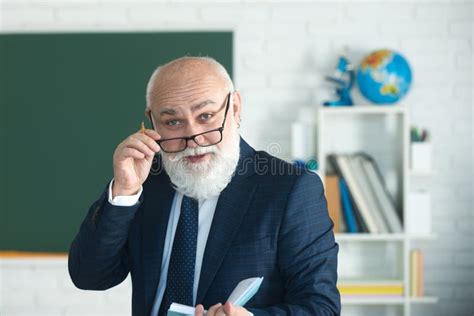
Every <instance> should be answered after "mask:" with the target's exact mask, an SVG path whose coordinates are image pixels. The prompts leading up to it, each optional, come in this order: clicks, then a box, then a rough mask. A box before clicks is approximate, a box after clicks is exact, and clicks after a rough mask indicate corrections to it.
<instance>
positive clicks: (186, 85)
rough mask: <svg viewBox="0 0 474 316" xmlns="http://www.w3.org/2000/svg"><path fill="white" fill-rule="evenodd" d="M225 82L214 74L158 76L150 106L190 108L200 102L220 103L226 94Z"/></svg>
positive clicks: (155, 107)
mask: <svg viewBox="0 0 474 316" xmlns="http://www.w3.org/2000/svg"><path fill="white" fill-rule="evenodd" d="M227 92H228V91H227V86H226V84H225V82H223V81H222V80H220V78H218V77H215V76H209V75H203V76H192V77H190V76H181V77H176V76H172V77H170V78H169V79H168V78H166V77H164V76H163V77H160V78H159V80H157V81H156V82H155V84H154V85H153V87H152V91H151V95H150V97H151V107H152V108H153V109H156V110H158V109H159V108H162V107H166V108H174V107H179V108H181V109H182V110H183V109H186V108H189V109H191V108H192V107H193V106H195V105H196V104H200V103H202V102H207V103H216V104H217V103H221V101H222V100H221V99H222V98H223V97H225V95H226V94H227Z"/></svg>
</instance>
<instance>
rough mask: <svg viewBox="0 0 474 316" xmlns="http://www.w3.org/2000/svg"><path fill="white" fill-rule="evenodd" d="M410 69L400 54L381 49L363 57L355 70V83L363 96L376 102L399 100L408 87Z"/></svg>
mask: <svg viewBox="0 0 474 316" xmlns="http://www.w3.org/2000/svg"><path fill="white" fill-rule="evenodd" d="M411 78H412V76H411V70H410V65H409V64H408V62H407V61H406V60H405V58H403V56H401V55H400V54H398V53H396V52H394V51H391V50H388V49H382V50H377V51H375V52H372V53H370V54H369V55H368V56H367V57H365V58H364V59H363V60H362V62H361V64H360V66H359V69H358V70H357V84H358V86H359V90H360V92H361V93H362V95H363V96H364V97H366V98H367V99H369V100H370V101H372V102H374V103H377V104H391V103H395V102H397V101H399V100H400V99H401V98H402V97H403V96H404V95H405V94H406V93H407V92H408V90H409V89H410V84H411Z"/></svg>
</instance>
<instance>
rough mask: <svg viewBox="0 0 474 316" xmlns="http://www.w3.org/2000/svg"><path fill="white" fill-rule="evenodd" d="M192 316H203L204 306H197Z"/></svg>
mask: <svg viewBox="0 0 474 316" xmlns="http://www.w3.org/2000/svg"><path fill="white" fill-rule="evenodd" d="M194 316H204V306H202V305H201V304H198V305H197V306H196V309H195V310H194Z"/></svg>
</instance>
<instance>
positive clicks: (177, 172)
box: [160, 131, 240, 200]
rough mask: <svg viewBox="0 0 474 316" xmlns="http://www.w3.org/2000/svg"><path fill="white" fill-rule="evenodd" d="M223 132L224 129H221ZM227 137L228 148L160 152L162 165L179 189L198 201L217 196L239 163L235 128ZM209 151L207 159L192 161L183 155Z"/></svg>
mask: <svg viewBox="0 0 474 316" xmlns="http://www.w3.org/2000/svg"><path fill="white" fill-rule="evenodd" d="M224 133H225V131H224ZM227 136H229V137H230V143H229V145H228V148H224V149H223V150H221V149H219V148H218V147H217V146H216V145H213V146H209V147H196V148H186V149H185V150H184V151H182V152H179V153H175V154H169V153H165V152H163V151H160V154H161V157H162V162H163V167H164V169H165V171H166V173H167V174H168V175H169V177H170V179H171V182H172V184H173V186H174V188H175V190H177V191H178V192H180V193H182V194H184V195H187V196H189V197H192V198H194V199H197V200H205V199H208V198H211V197H215V196H218V195H219V194H220V193H221V191H222V190H224V189H225V187H226V186H227V185H228V184H229V182H230V181H231V180H232V177H233V175H234V172H235V170H236V167H237V163H238V162H239V156H240V136H239V133H238V132H237V131H232V132H231V134H229V135H227ZM205 153H211V157H210V159H209V161H203V162H198V163H191V162H189V161H188V160H187V159H186V158H185V157H186V156H190V155H202V154H205Z"/></svg>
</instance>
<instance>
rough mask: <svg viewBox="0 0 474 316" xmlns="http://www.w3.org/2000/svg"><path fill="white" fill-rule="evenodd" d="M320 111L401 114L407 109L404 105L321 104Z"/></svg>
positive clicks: (329, 112) (324, 112) (327, 112)
mask: <svg viewBox="0 0 474 316" xmlns="http://www.w3.org/2000/svg"><path fill="white" fill-rule="evenodd" d="M318 111H319V112H320V113H323V114H399V113H404V112H405V111H406V107H405V106H404V105H372V104H363V105H354V106H340V107H325V106H319V107H318Z"/></svg>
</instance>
